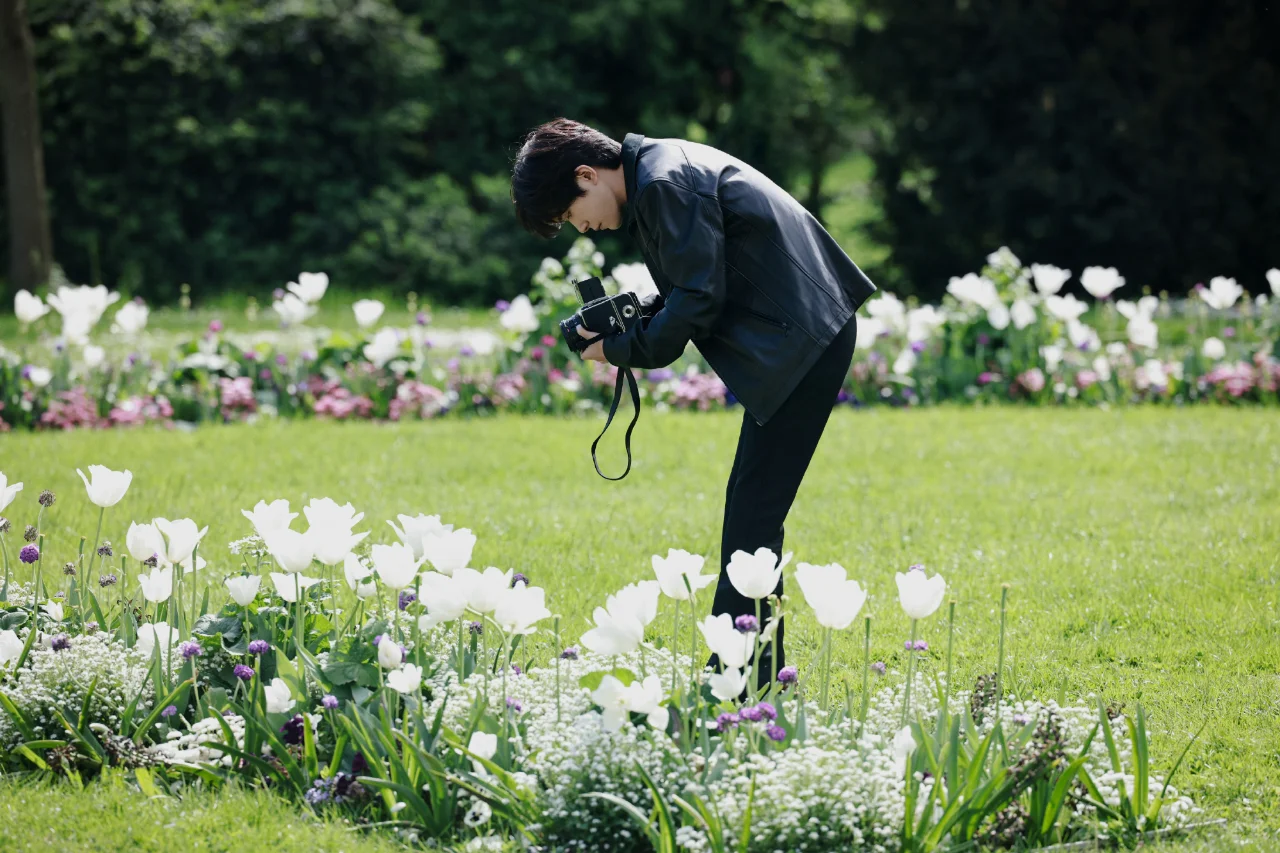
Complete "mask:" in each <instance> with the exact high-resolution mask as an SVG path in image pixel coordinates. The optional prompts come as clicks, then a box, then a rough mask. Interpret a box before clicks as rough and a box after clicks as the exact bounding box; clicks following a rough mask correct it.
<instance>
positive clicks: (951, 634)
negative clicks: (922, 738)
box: [942, 598, 956, 710]
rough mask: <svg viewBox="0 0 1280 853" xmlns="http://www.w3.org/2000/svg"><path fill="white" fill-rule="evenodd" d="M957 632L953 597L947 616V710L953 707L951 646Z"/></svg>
mask: <svg viewBox="0 0 1280 853" xmlns="http://www.w3.org/2000/svg"><path fill="white" fill-rule="evenodd" d="M955 633H956V602H955V599H954V598H953V599H952V600H951V606H950V608H949V611H948V618H947V681H946V683H945V684H944V685H943V688H942V689H943V691H944V692H943V698H942V708H943V710H946V709H948V708H950V707H951V646H952V643H953V641H954V639H955Z"/></svg>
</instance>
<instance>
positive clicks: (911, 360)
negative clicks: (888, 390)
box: [893, 347, 919, 376]
mask: <svg viewBox="0 0 1280 853" xmlns="http://www.w3.org/2000/svg"><path fill="white" fill-rule="evenodd" d="M917 361H919V359H917V358H916V351H915V350H913V349H912V348H911V347H907V348H906V349H904V350H903V351H902V352H900V353H898V357H897V358H895V359H894V360H893V375H894V376H910V375H911V371H913V370H915V369H916V362H917Z"/></svg>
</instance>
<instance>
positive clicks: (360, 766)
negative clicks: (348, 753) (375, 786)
mask: <svg viewBox="0 0 1280 853" xmlns="http://www.w3.org/2000/svg"><path fill="white" fill-rule="evenodd" d="M368 772H369V761H368V759H366V758H365V757H364V753H363V752H357V753H356V754H355V755H353V756H352V757H351V773H352V774H353V775H355V776H364V775H365V774H367V773H368Z"/></svg>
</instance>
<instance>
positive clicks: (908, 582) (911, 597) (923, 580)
mask: <svg viewBox="0 0 1280 853" xmlns="http://www.w3.org/2000/svg"><path fill="white" fill-rule="evenodd" d="M894 579H895V580H897V582H898V601H899V602H900V603H901V604H902V609H903V611H904V612H905V613H906V614H907V616H908V617H910V618H911V619H925V618H927V617H929V616H930V615H932V614H933V611H935V610H937V609H938V606H939V605H940V604H942V597H943V596H944V595H946V594H947V582H946V581H945V580H943V579H942V575H934V576H933V577H928V576H927V575H926V574H925V571H924V568H923V567H921V568H915V567H914V566H913V567H912V568H911V570H910V571H908V572H906V573H903V572H897V573H896V574H895V575H894Z"/></svg>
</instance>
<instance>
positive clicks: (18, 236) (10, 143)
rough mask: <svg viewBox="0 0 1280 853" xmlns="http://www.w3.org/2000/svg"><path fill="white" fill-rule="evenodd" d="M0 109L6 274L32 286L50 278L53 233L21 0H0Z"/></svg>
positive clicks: (32, 60)
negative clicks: (6, 215) (1, 120)
mask: <svg viewBox="0 0 1280 853" xmlns="http://www.w3.org/2000/svg"><path fill="white" fill-rule="evenodd" d="M0 109H2V110H3V113H4V160H5V189H6V195H7V196H8V200H9V279H10V281H11V282H12V283H13V286H14V287H16V288H26V289H27V290H33V289H34V288H36V287H38V286H39V285H42V284H44V283H45V282H46V281H48V280H49V268H50V263H51V262H52V259H53V237H52V235H51V233H50V229H49V208H48V203H47V200H46V197H45V186H44V151H43V146H42V143H41V139H40V111H39V108H38V106H37V103H36V57H35V44H34V42H33V41H32V38H31V29H30V28H29V27H28V26H27V3H26V0H0Z"/></svg>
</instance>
